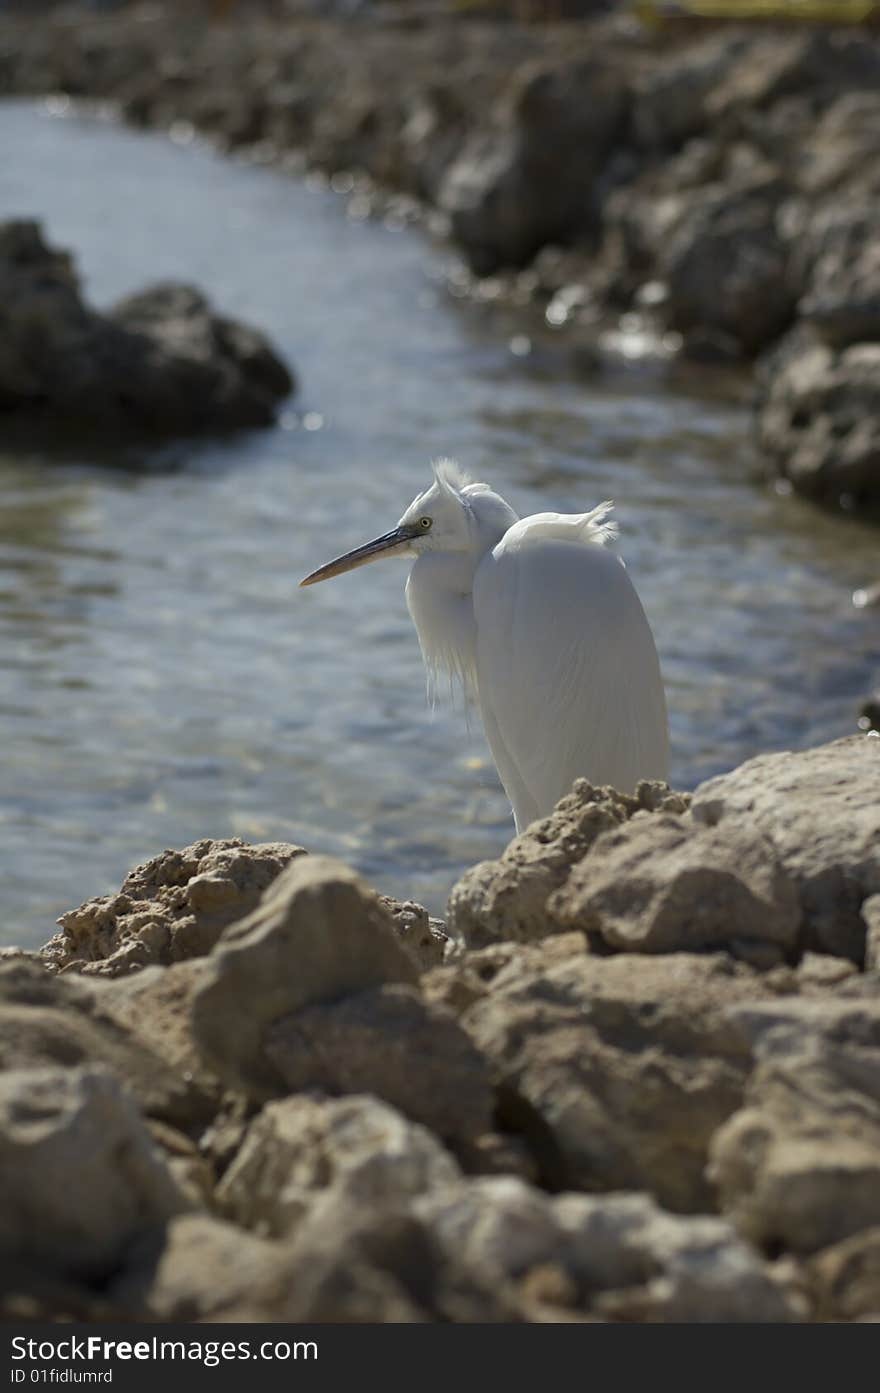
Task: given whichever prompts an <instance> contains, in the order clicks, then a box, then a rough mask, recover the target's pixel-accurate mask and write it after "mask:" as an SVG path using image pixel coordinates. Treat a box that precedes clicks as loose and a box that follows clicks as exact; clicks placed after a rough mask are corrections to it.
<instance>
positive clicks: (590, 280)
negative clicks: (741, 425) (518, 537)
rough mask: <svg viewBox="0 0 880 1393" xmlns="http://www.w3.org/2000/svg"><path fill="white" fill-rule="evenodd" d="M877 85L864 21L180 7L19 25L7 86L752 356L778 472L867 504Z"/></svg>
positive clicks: (879, 438)
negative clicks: (385, 215) (339, 13)
mask: <svg viewBox="0 0 880 1393" xmlns="http://www.w3.org/2000/svg"><path fill="white" fill-rule="evenodd" d="M878 92H880V38H878V36H877V35H876V34H875V33H870V32H868V31H860V30H857V29H851V28H850V29H840V30H833V29H821V28H816V29H810V28H804V29H802V30H792V29H790V28H786V29H782V30H779V31H776V30H773V29H768V28H760V29H754V30H748V29H742V30H740V29H736V28H731V27H729V26H728V27H725V28H723V29H720V30H717V31H713V30H710V31H708V32H705V31H703V32H698V33H696V34H690V33H688V34H685V35H678V34H677V35H674V36H673V37H671V38H670V37H666V38H664V37H660V38H657V37H656V36H653V35H649V34H648V33H647V32H645V31H641V30H639V29H638V28H637V27H635V26H633V25H631V24H630V25H627V24H626V23H622V22H621V21H620V20H619V19H615V18H613V17H611V18H609V17H605V18H603V19H598V20H596V21H595V22H591V23H581V24H575V25H548V26H529V27H523V26H519V25H515V24H510V23H495V24H490V23H486V22H477V21H470V22H462V21H461V20H449V21H444V20H442V19H432V20H430V21H428V20H425V21H419V22H412V21H407V20H405V19H401V20H400V21H399V22H396V23H395V22H392V21H390V20H386V21H385V22H383V23H377V22H361V23H358V22H354V21H351V22H344V21H332V20H319V19H316V18H314V17H304V16H302V15H296V14H294V13H291V14H289V15H288V16H287V17H286V18H281V19H279V18H277V17H275V18H272V17H270V16H267V14H266V13H265V12H262V11H260V10H255V11H251V12H250V14H249V15H246V16H245V15H242V16H238V17H237V16H236V15H235V14H234V13H233V15H232V16H231V17H230V18H229V19H228V20H227V21H226V22H224V23H214V24H211V23H206V22H205V20H204V19H203V18H200V17H199V16H197V15H194V14H193V13H192V12H185V13H183V14H181V13H180V12H179V11H177V10H175V8H174V7H172V6H170V5H162V4H151V5H149V6H133V7H128V8H125V9H123V10H121V11H119V12H117V13H114V14H111V15H106V16H95V15H88V14H84V13H83V12H77V11H70V10H69V9H65V10H64V11H63V12H61V13H58V14H54V15H49V16H46V17H44V18H43V19H42V20H41V22H40V23H39V24H33V23H31V22H30V21H27V20H24V21H22V20H16V19H15V18H14V17H10V18H7V19H5V20H2V21H0V94H6V95H14V94H19V95H20V94H25V93H29V94H40V95H43V94H47V93H53V94H56V96H58V95H59V94H60V96H61V99H62V100H64V99H67V98H73V99H88V100H97V101H100V102H110V103H113V104H114V105H115V106H116V107H117V108H118V110H119V111H120V112H121V114H122V115H123V117H124V118H125V119H127V120H129V121H132V122H135V123H138V124H142V125H149V126H154V127H157V128H160V129H165V130H171V131H172V133H173V134H174V135H175V136H176V138H178V139H185V138H188V136H189V135H191V134H192V133H193V132H201V133H204V134H206V135H208V136H210V137H211V138H212V139H214V140H216V141H218V142H219V143H220V144H221V145H222V146H223V147H225V148H228V149H231V150H243V151H249V152H250V153H251V154H253V155H254V156H255V157H256V158H259V159H263V160H267V161H271V160H277V161H281V162H288V163H291V164H292V165H293V166H294V167H297V168H302V167H304V165H308V166H311V167H313V168H316V169H320V170H324V171H326V172H328V174H330V175H332V176H333V184H334V187H336V188H337V189H338V190H339V191H340V192H342V193H344V194H345V195H346V196H348V197H350V199H351V200H352V203H353V209H352V211H353V212H354V213H356V214H357V215H358V216H363V215H364V214H365V213H368V212H369V210H370V209H371V208H375V207H377V206H383V207H385V208H386V209H388V208H389V207H390V211H391V213H392V214H393V215H394V216H397V217H412V216H416V215H417V214H418V213H419V210H421V213H422V214H423V215H426V216H428V218H429V221H430V222H431V223H432V225H433V226H434V227H435V228H436V229H437V230H438V231H440V232H443V233H446V234H448V235H449V236H450V237H451V238H452V240H453V243H454V244H455V245H456V246H457V247H458V248H459V249H460V251H461V253H462V256H463V258H464V262H465V265H464V266H463V267H462V269H461V270H460V271H459V272H457V273H456V276H457V280H456V284H455V286H454V289H455V290H456V293H474V294H476V295H477V296H479V297H480V298H484V299H501V300H503V299H505V298H506V299H509V300H511V301H512V302H514V303H518V304H521V305H524V306H525V305H532V306H534V307H535V312H536V313H539V314H540V315H541V317H542V319H543V320H545V321H546V323H547V324H549V325H552V326H554V327H555V328H556V329H559V330H560V331H565V332H568V334H569V335H570V337H571V340H572V342H573V343H574V342H580V343H582V344H583V343H590V342H592V341H594V340H595V337H596V335H597V333H598V332H599V331H600V330H601V328H602V326H605V327H607V326H608V325H609V324H611V323H615V324H619V323H623V324H624V325H625V326H627V328H628V331H629V332H630V333H631V334H632V333H633V332H635V333H637V334H640V335H641V336H642V338H643V339H644V340H645V341H646V342H648V343H653V344H654V345H655V346H656V348H657V351H658V353H659V354H660V356H661V357H662V356H663V355H664V354H670V353H677V352H681V353H683V354H684V355H686V356H687V357H688V358H689V359H690V360H691V361H692V362H694V363H696V362H698V361H703V362H706V361H708V362H714V363H717V362H722V363H742V364H748V363H750V362H752V361H753V360H756V359H757V360H758V365H759V366H758V372H757V384H758V389H757V394H756V438H757V441H758V444H759V446H760V449H761V451H762V453H763V456H764V458H765V460H766V461H767V466H768V470H769V471H770V472H771V473H776V474H777V475H778V476H780V477H781V478H782V479H784V480H786V481H788V482H789V483H790V485H791V486H792V487H793V488H794V489H796V490H797V491H799V492H801V493H803V494H805V495H806V496H809V497H811V498H814V499H816V500H818V501H820V502H823V503H829V504H832V505H837V506H839V505H842V506H845V507H848V508H863V509H866V510H868V511H871V510H873V509H874V508H875V507H876V505H877V504H878V501H880V370H878V369H880V240H878V232H877V227H878V220H877V217H876V208H877V203H878V198H880V183H878V174H877V161H876V159H875V158H874V156H875V154H876V149H877V145H878V140H880V96H878ZM382 191H384V192H382ZM389 193H390V194H393V195H395V196H394V197H392V198H391V199H390V204H389V201H388V195H389ZM587 356H589V355H587Z"/></svg>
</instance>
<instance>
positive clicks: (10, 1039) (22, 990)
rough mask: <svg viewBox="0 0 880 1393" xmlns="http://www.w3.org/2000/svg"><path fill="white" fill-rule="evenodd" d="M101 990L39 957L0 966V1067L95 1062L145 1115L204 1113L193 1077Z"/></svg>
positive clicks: (173, 1118) (182, 1117)
mask: <svg viewBox="0 0 880 1393" xmlns="http://www.w3.org/2000/svg"><path fill="white" fill-rule="evenodd" d="M158 970H159V969H157V971H158ZM102 988H109V989H110V990H111V992H112V986H111V984H109V983H105V982H99V981H96V979H94V978H92V979H89V980H88V981H83V979H82V978H76V977H73V976H68V975H65V976H63V977H58V976H56V975H54V974H52V973H50V972H48V971H47V970H46V967H45V966H44V964H43V963H42V962H40V961H39V960H34V959H28V958H20V959H10V960H9V961H8V962H6V963H5V964H0V1069H4V1070H10V1069H33V1068H43V1067H45V1068H56V1067H59V1066H60V1067H64V1068H75V1067H77V1066H79V1065H89V1064H96V1065H102V1066H103V1067H105V1068H106V1069H109V1070H110V1071H111V1072H112V1073H113V1074H114V1075H115V1076H116V1077H117V1078H118V1079H119V1080H120V1082H121V1083H122V1084H123V1085H125V1087H127V1088H128V1090H129V1091H130V1092H131V1095H132V1097H133V1098H134V1099H135V1101H136V1102H137V1104H138V1106H139V1108H140V1109H141V1110H142V1111H143V1112H144V1113H146V1114H148V1115H149V1116H150V1117H156V1118H163V1119H165V1120H166V1121H168V1122H171V1123H174V1124H177V1125H181V1124H184V1125H185V1124H188V1123H189V1122H190V1121H192V1120H193V1119H204V1118H205V1116H206V1114H207V1111H209V1108H210V1105H209V1104H208V1103H207V1102H206V1099H205V1098H204V1096H203V1094H202V1092H201V1090H200V1089H199V1087H198V1085H197V1083H196V1082H195V1080H194V1079H193V1077H192V1076H188V1075H187V1073H186V1071H185V1070H183V1071H182V1070H180V1069H179V1068H178V1067H177V1065H176V1062H175V1061H172V1060H169V1059H168V1057H167V1055H166V1054H165V1053H164V1051H163V1050H162V1048H161V1045H160V1046H159V1047H158V1048H154V1046H155V1045H156V1041H155V1040H154V1039H148V1038H147V1036H146V1035H145V1034H143V1033H141V1032H140V1031H135V1030H133V1029H132V1028H131V1023H130V1022H128V1021H125V1020H123V1019H122V1018H120V1017H117V1016H116V1014H115V1013H114V1012H113V1011H112V1010H111V1009H108V1007H109V1002H108V1000H107V995H106V993H105V991H102V990H101V989H102Z"/></svg>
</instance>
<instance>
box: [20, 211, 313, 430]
mask: <svg viewBox="0 0 880 1393" xmlns="http://www.w3.org/2000/svg"><path fill="white" fill-rule="evenodd" d="M292 389H293V378H292V376H291V374H290V372H289V371H288V369H287V368H286V367H285V365H284V363H282V361H281V359H280V358H279V357H278V355H277V353H276V352H275V350H274V349H273V348H272V346H271V345H270V343H269V341H268V340H267V339H266V337H265V336H264V335H263V334H261V333H260V332H259V331H258V330H256V329H252V328H249V327H248V326H247V325H244V324H239V323H237V322H236V321H234V320H231V319H226V318H224V317H223V316H222V315H219V314H217V313H216V311H215V310H214V309H213V308H212V307H211V305H210V304H209V303H208V301H207V300H206V299H205V297H204V296H203V295H202V294H201V293H200V292H199V291H198V290H195V289H193V288H192V287H191V286H186V285H157V286H153V287H151V288H150V289H148V290H145V291H142V292H141V293H140V294H138V295H134V296H131V297H130V298H128V299H126V300H123V301H122V302H121V303H120V304H118V305H116V306H115V307H114V308H113V309H111V310H110V311H109V313H107V314H100V313H99V312H98V311H97V310H94V309H92V308H91V307H90V306H89V305H87V304H86V303H85V302H84V301H83V299H82V296H81V293H80V288H79V281H78V278H77V275H76V272H75V270H74V268H73V263H72V260H71V257H70V256H69V255H68V254H67V253H66V252H60V251H57V250H54V249H53V248H51V247H49V246H47V244H46V243H45V242H44V240H43V234H42V232H41V230H40V227H39V226H38V224H37V223H34V222H25V221H18V222H7V223H3V224H0V418H2V419H5V420H7V421H9V422H15V423H19V422H22V423H24V424H25V425H26V426H27V427H28V429H32V428H42V429H43V430H44V431H46V432H47V433H48V432H51V431H53V430H57V429H63V430H64V431H65V433H68V434H69V432H71V431H79V432H82V433H84V434H98V433H100V434H102V435H109V436H110V437H111V438H119V439H123V440H146V441H149V440H155V439H159V438H163V437H164V438H167V437H169V436H180V435H194V434H206V433H207V434H213V433H217V434H222V433H223V432H226V431H230V430H239V429H243V428H246V427H253V426H266V425H269V424H271V422H272V421H273V420H274V416H275V410H276V408H277V406H278V403H279V402H280V401H282V400H283V399H284V397H286V396H287V395H288V393H289V392H291V391H292Z"/></svg>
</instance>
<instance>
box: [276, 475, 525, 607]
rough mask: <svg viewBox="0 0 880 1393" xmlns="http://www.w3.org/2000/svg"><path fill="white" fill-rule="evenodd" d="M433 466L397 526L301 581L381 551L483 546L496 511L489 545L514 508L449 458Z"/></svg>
mask: <svg viewBox="0 0 880 1393" xmlns="http://www.w3.org/2000/svg"><path fill="white" fill-rule="evenodd" d="M433 470H434V481H433V483H432V484H431V486H430V488H427V489H425V491H424V493H419V494H417V495H416V497H415V498H414V499H413V501H412V503H410V505H409V507H408V508H407V510H406V512H405V513H404V514H403V516H402V517H401V519H400V521H399V522H398V524H397V526H396V527H393V528H392V529H391V531H390V532H385V533H383V534H382V536H381V537H376V538H374V540H373V541H372V542H367V543H365V545H363V546H360V547H355V549H354V550H353V551H347V552H345V553H344V555H342V556H338V557H336V559H335V560H334V561H328V562H327V564H326V565H325V566H320V567H319V568H318V570H317V571H312V573H311V575H308V576H306V578H305V580H301V581H300V585H301V586H302V585H315V584H317V582H318V581H319V580H330V579H331V578H332V577H333V576H341V575H344V573H345V572H346V571H353V570H354V569H355V568H356V567H357V566H366V565H367V563H368V562H370V561H377V560H379V559H380V558H381V557H383V556H404V557H409V558H410V559H414V558H417V557H419V556H422V555H423V554H424V553H425V552H428V551H446V552H450V551H459V552H467V551H472V550H474V549H475V548H477V547H479V546H480V544H481V542H482V543H483V544H484V545H485V538H484V536H483V534H484V532H485V528H486V524H487V523H490V522H491V520H493V515H495V514H497V526H496V528H495V529H494V530H495V533H496V535H494V536H493V537H492V538H491V540H492V543H493V544H494V542H495V541H497V540H498V538H499V537H501V536H503V534H504V532H505V531H506V530H507V528H508V527H509V526H510V525H511V523H513V522H515V521H516V514H515V513H514V512H513V509H512V508H510V507H509V506H508V505H507V504H506V503H505V502H504V500H503V499H502V498H499V496H498V495H497V494H496V493H493V492H492V490H491V489H490V488H489V487H488V485H487V484H474V483H471V482H470V481H469V480H468V478H467V476H466V475H465V474H463V473H462V471H461V470H460V469H459V468H458V466H457V465H456V464H454V463H453V462H452V461H451V460H440V461H439V462H438V463H437V464H435V465H434V466H433Z"/></svg>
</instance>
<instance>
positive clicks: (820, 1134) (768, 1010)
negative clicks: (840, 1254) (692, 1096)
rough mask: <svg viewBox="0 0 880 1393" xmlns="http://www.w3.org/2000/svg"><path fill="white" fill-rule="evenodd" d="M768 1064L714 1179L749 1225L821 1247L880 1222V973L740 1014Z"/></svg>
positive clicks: (730, 1131)
mask: <svg viewBox="0 0 880 1393" xmlns="http://www.w3.org/2000/svg"><path fill="white" fill-rule="evenodd" d="M729 1014H730V1019H731V1022H732V1024H735V1025H738V1026H739V1028H740V1029H742V1030H743V1031H744V1033H746V1034H748V1035H750V1036H751V1037H752V1047H753V1050H754V1052H755V1055H756V1056H757V1060H758V1063H757V1067H756V1068H755V1070H754V1072H753V1073H752V1075H751V1077H750V1078H749V1081H748V1084H747V1087H746V1091H745V1098H744V1104H743V1107H742V1108H741V1109H738V1110H737V1112H736V1113H735V1114H734V1115H733V1116H732V1117H731V1118H730V1119H729V1120H728V1121H727V1122H726V1124H725V1125H724V1126H722V1127H721V1128H719V1130H718V1132H717V1133H716V1135H715V1136H714V1137H713V1138H712V1142H711V1147H710V1160H711V1164H710V1167H709V1178H710V1179H711V1181H712V1183H713V1184H714V1185H715V1186H716V1187H717V1192H718V1197H719V1200H720V1203H721V1207H722V1209H723V1210H724V1212H725V1213H726V1214H728V1215H729V1216H730V1218H731V1219H732V1220H733V1222H734V1223H735V1224H736V1226H737V1227H738V1228H739V1229H740V1231H741V1232H742V1233H743V1234H744V1235H745V1236H746V1237H747V1238H749V1239H751V1240H752V1241H753V1242H755V1243H758V1244H760V1245H762V1246H763V1247H765V1248H768V1249H771V1250H787V1251H791V1252H794V1253H798V1254H809V1253H813V1252H816V1251H817V1250H818V1249H820V1248H825V1247H828V1246H830V1245H831V1244H834V1243H838V1242H840V1241H842V1240H844V1239H846V1238H848V1237H850V1236H851V1235H853V1234H856V1233H858V1232H860V1231H861V1230H863V1229H867V1228H870V1227H872V1226H876V1225H878V1224H880V997H878V992H877V982H876V979H875V980H874V981H873V982H871V983H865V984H862V983H859V982H856V983H855V984H854V985H851V984H849V983H847V984H844V985H843V986H842V987H841V988H840V989H839V992H838V994H837V995H836V999H832V1000H815V1001H797V1000H791V1001H785V1002H778V1003H773V1004H770V1003H768V1004H766V1005H763V1006H759V1005H749V1006H748V1007H744V1008H740V1009H738V1010H737V1009H734V1010H732V1011H731V1012H730V1013H729Z"/></svg>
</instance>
